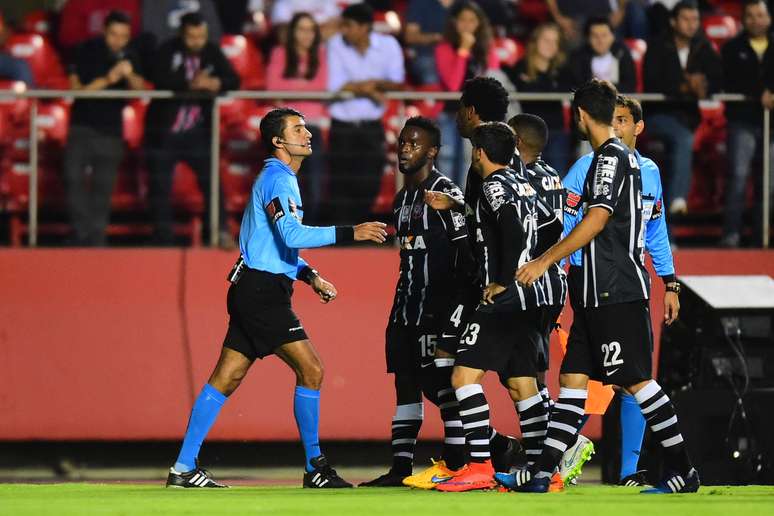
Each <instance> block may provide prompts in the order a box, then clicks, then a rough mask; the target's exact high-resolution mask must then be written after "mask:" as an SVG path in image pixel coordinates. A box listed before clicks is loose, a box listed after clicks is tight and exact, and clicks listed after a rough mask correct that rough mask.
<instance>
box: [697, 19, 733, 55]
mask: <svg viewBox="0 0 774 516" xmlns="http://www.w3.org/2000/svg"><path fill="white" fill-rule="evenodd" d="M702 26H703V27H704V32H705V33H706V34H707V38H709V40H710V41H711V42H713V43H714V44H715V45H716V46H717V47H718V48H720V47H722V46H723V43H725V42H726V41H728V40H729V39H731V38H733V37H734V36H736V33H737V32H739V24H738V23H737V21H736V20H735V19H734V18H733V17H731V16H727V15H712V16H706V17H704V19H703V20H702Z"/></svg>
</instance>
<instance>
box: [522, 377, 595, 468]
mask: <svg viewBox="0 0 774 516" xmlns="http://www.w3.org/2000/svg"><path fill="white" fill-rule="evenodd" d="M587 396H588V391H587V390H586V389H568V388H566V387H562V388H561V390H560V391H559V399H558V400H556V404H555V405H554V407H553V408H552V409H551V415H550V416H549V422H548V432H547V433H546V440H545V442H544V443H543V453H542V454H541V455H540V458H539V459H538V460H537V462H536V468H535V469H536V471H537V475H536V476H537V477H540V476H548V477H550V476H551V475H552V474H553V472H554V469H556V467H557V466H558V465H559V461H560V460H562V455H563V454H564V452H565V451H566V450H567V448H568V447H569V446H570V445H572V443H573V442H574V441H575V434H576V433H577V432H578V427H580V423H581V418H582V417H583V415H584V412H585V411H584V407H585V405H586V397H587Z"/></svg>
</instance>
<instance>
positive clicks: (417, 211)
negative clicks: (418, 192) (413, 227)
mask: <svg viewBox="0 0 774 516" xmlns="http://www.w3.org/2000/svg"><path fill="white" fill-rule="evenodd" d="M424 208H425V205H424V203H419V204H417V205H415V206H414V210H413V211H412V213H411V215H412V216H413V217H414V218H415V219H418V218H420V217H422V213H423V212H424Z"/></svg>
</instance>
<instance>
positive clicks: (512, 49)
mask: <svg viewBox="0 0 774 516" xmlns="http://www.w3.org/2000/svg"><path fill="white" fill-rule="evenodd" d="M493 44H494V48H495V51H496V52H497V58H498V59H499V60H500V66H515V65H516V63H518V62H519V60H520V59H521V58H522V56H524V45H523V44H521V43H520V42H518V41H516V40H515V39H513V38H505V37H502V38H495V40H494V42H493Z"/></svg>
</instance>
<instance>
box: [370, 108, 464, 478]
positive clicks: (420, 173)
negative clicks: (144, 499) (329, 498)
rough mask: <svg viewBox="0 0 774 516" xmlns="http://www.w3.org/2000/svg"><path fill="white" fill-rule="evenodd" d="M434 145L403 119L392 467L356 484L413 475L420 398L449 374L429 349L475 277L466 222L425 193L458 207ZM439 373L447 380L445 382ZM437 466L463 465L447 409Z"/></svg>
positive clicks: (428, 123) (433, 132)
mask: <svg viewBox="0 0 774 516" xmlns="http://www.w3.org/2000/svg"><path fill="white" fill-rule="evenodd" d="M440 145H441V131H440V129H439V128H438V125H437V124H436V123H435V122H433V121H432V120H429V119H427V118H422V117H414V118H410V119H408V120H407V121H406V124H405V125H404V127H403V129H402V130H401V132H400V136H399V139H398V169H399V170H400V171H401V173H402V174H403V176H404V180H405V186H404V188H402V189H401V190H400V191H399V192H398V193H397V194H396V195H395V200H394V202H393V216H394V224H395V229H396V231H397V234H396V236H397V238H398V242H399V244H400V271H399V277H398V282H397V285H396V287H395V298H394V300H393V305H392V310H391V311H390V316H389V321H388V323H387V332H386V356H387V372H388V373H394V375H395V398H396V404H397V407H396V409H395V416H394V417H393V418H392V468H391V469H390V470H389V471H388V472H387V473H386V474H384V475H382V476H380V477H378V478H376V479H374V480H371V481H369V482H364V483H362V484H360V485H361V486H364V487H392V486H403V480H404V479H405V478H406V477H408V476H410V475H411V473H412V466H413V459H414V447H415V444H416V440H417V435H418V434H419V429H420V427H421V425H422V420H423V408H422V407H423V405H422V394H423V393H424V395H425V397H426V398H427V399H428V400H430V401H432V402H433V403H435V404H436V405H438V392H439V390H441V389H442V388H443V387H444V384H447V383H448V382H449V377H448V372H447V371H444V370H443V369H438V368H436V367H435V364H434V358H435V346H436V343H437V340H438V338H439V337H440V336H441V331H442V325H443V323H444V322H445V318H446V316H447V315H448V311H449V305H450V301H449V300H450V299H452V298H453V296H454V294H455V289H456V286H457V284H458V283H459V282H460V281H463V282H464V281H469V280H466V278H467V277H468V276H470V275H473V274H474V272H475V271H474V270H475V265H474V263H473V258H472V254H471V251H470V248H469V244H468V238H467V236H468V234H467V228H466V227H465V216H464V214H463V212H462V211H461V210H444V211H438V210H434V209H433V208H431V207H430V206H428V205H427V204H425V201H424V193H425V192H427V191H431V192H434V191H437V192H443V193H445V194H447V195H450V196H452V197H454V198H455V199H457V200H459V202H462V198H463V197H462V191H461V190H460V189H459V188H458V187H457V185H455V184H454V183H452V182H451V181H450V180H449V179H448V178H447V177H446V176H444V175H442V174H441V173H440V172H439V171H438V170H437V169H436V168H435V166H434V164H435V159H436V157H437V156H438V150H439V148H440ZM444 375H445V376H446V377H445V378H444ZM441 417H442V419H443V420H444V430H445V440H444V452H443V457H444V461H445V462H444V464H445V465H446V466H447V467H449V468H451V469H457V468H459V467H461V466H462V465H463V464H464V444H465V438H464V436H463V434H462V423H460V419H459V415H458V414H457V411H456V410H454V407H449V406H447V407H443V408H442V409H441Z"/></svg>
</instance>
